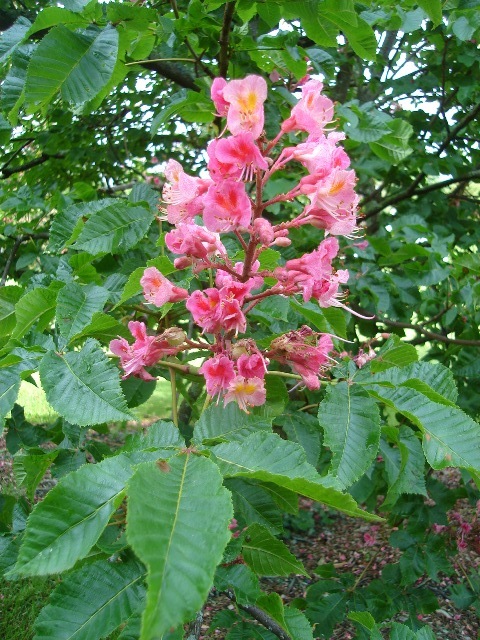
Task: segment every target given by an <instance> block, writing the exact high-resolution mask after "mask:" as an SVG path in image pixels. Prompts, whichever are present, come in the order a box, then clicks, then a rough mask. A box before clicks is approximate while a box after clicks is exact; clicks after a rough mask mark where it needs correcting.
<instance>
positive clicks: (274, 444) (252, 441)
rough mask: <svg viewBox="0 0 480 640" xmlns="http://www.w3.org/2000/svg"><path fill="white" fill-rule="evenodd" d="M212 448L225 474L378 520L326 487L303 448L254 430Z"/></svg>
mask: <svg viewBox="0 0 480 640" xmlns="http://www.w3.org/2000/svg"><path fill="white" fill-rule="evenodd" d="M211 451H212V454H213V455H214V456H215V458H214V459H215V461H216V462H217V464H218V465H219V467H220V471H221V472H222V474H223V475H224V476H226V477H235V476H240V477H245V478H252V479H257V480H261V481H262V482H269V483H274V484H278V485H280V486H281V487H284V488H286V489H290V490H291V491H296V492H297V493H300V494H302V495H304V496H306V497H308V498H312V499H313V500H318V501H319V502H323V503H324V504H327V505H328V506H330V507H333V508H335V509H339V510H340V511H343V512H344V513H347V514H348V515H351V516H360V517H363V518H366V519H367V520H370V519H371V520H379V518H378V517H377V516H375V515H373V514H370V513H367V512H365V511H362V510H361V509H360V508H359V507H358V506H357V504H356V503H355V501H354V500H353V498H352V497H351V496H349V495H348V494H344V493H341V492H340V491H338V490H337V489H335V488H333V487H332V486H328V485H327V481H326V480H324V479H322V478H321V477H320V476H319V475H318V473H317V472H316V471H315V469H314V467H312V466H311V465H309V464H308V462H307V461H306V458H305V452H304V451H303V449H302V447H300V446H299V445H297V444H294V443H293V442H288V441H287V440H282V439H281V438H279V437H278V436H277V435H275V434H273V433H265V432H259V433H254V434H252V435H250V436H248V437H247V438H245V439H244V440H243V442H241V443H238V442H228V443H225V444H220V445H217V446H216V447H213V448H212V450H211Z"/></svg>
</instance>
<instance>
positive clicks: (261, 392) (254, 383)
mask: <svg viewBox="0 0 480 640" xmlns="http://www.w3.org/2000/svg"><path fill="white" fill-rule="evenodd" d="M266 396H267V392H266V390H265V384H264V382H263V380H261V379H260V378H244V377H243V376H236V377H235V378H234V379H233V380H232V381H231V382H230V384H229V385H228V391H227V393H226V394H225V405H227V404H228V403H229V402H233V401H235V402H237V403H238V406H239V407H240V409H242V411H245V412H246V413H249V411H248V407H259V406H260V405H262V404H264V403H265V399H266Z"/></svg>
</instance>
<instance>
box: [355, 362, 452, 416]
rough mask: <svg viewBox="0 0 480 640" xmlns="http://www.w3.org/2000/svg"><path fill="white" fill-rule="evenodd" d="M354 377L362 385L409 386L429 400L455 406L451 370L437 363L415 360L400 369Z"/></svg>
mask: <svg viewBox="0 0 480 640" xmlns="http://www.w3.org/2000/svg"><path fill="white" fill-rule="evenodd" d="M362 373H363V372H362ZM354 379H355V382H360V383H361V384H363V385H367V384H371V383H373V384H386V385H387V386H395V387H410V388H412V389H415V390H417V391H421V392H422V393H423V394H424V395H426V396H427V397H428V398H430V400H433V401H434V402H439V403H441V404H446V405H448V406H455V401H456V399H457V395H458V392H457V387H456V385H455V380H454V378H453V374H452V372H451V371H450V370H449V369H447V368H446V367H444V366H443V365H441V364H439V363H431V362H415V363H413V364H411V365H409V366H406V367H402V368H401V369H398V368H397V367H395V368H391V369H389V370H388V371H384V372H383V373H381V374H380V375H378V374H377V375H374V376H372V375H370V376H369V375H368V373H367V372H365V375H356V376H355V378H354Z"/></svg>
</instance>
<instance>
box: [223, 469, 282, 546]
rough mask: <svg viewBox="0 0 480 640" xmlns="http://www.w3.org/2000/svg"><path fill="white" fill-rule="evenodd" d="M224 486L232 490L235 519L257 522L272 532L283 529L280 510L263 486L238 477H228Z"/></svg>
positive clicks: (247, 522) (249, 522)
mask: <svg viewBox="0 0 480 640" xmlns="http://www.w3.org/2000/svg"><path fill="white" fill-rule="evenodd" d="M225 486H226V487H227V488H228V489H229V490H230V491H232V498H233V506H234V508H235V517H236V518H237V519H239V520H243V521H245V523H246V524H247V525H249V524H253V523H254V522H257V523H258V524H261V525H262V526H264V527H265V528H266V529H268V531H270V532H271V533H274V534H275V533H281V532H282V531H283V521H282V512H281V511H280V510H279V509H278V507H277V505H276V503H275V501H274V500H273V498H272V497H271V495H270V494H269V493H268V491H266V490H265V489H264V488H263V487H261V486H259V485H257V484H254V483H252V482H248V481H247V480H241V479H240V478H230V479H229V480H227V481H226V483H225Z"/></svg>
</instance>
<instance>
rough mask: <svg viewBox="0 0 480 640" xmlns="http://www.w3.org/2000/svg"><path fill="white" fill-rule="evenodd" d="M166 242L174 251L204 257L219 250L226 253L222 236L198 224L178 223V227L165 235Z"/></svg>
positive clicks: (199, 257) (194, 256)
mask: <svg viewBox="0 0 480 640" xmlns="http://www.w3.org/2000/svg"><path fill="white" fill-rule="evenodd" d="M165 244H166V245H167V247H168V248H169V249H170V251H171V252H172V253H178V254H182V253H184V254H185V255H187V256H190V257H192V258H198V259H203V258H206V257H207V256H210V255H212V254H214V253H216V252H217V251H219V252H220V253H223V254H226V250H225V247H224V246H223V244H222V243H221V242H220V237H219V236H218V234H216V233H212V232H211V231H208V230H207V229H205V227H200V226H199V225H197V224H186V223H182V222H180V223H178V225H177V228H176V229H173V230H172V231H169V232H168V233H167V234H166V235H165Z"/></svg>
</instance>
